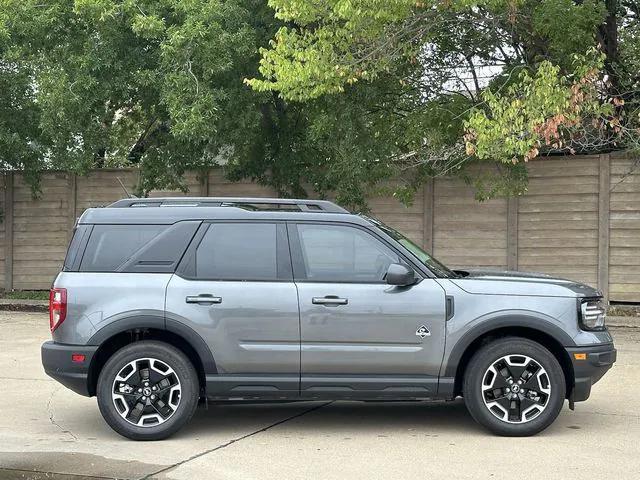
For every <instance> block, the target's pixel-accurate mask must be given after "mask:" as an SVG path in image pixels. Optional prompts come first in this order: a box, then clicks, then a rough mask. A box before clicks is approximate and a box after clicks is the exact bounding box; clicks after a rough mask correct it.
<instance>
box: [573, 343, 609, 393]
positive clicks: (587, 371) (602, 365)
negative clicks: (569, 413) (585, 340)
mask: <svg viewBox="0 0 640 480" xmlns="http://www.w3.org/2000/svg"><path fill="white" fill-rule="evenodd" d="M567 352H568V353H569V357H570V358H571V362H572V363H573V373H574V377H575V383H574V387H573V391H572V392H571V394H570V396H569V399H570V400H572V401H574V402H583V401H585V400H586V399H587V398H589V395H590V394H591V386H592V385H593V384H595V383H596V382H597V381H598V380H600V379H601V378H602V376H603V375H604V374H605V373H607V370H609V369H610V368H611V367H612V366H613V364H614V363H615V361H616V356H617V352H616V349H615V348H614V346H613V343H607V344H604V345H595V346H588V347H572V348H567ZM581 353H584V354H585V356H586V358H585V359H584V360H578V359H576V357H575V354H581Z"/></svg>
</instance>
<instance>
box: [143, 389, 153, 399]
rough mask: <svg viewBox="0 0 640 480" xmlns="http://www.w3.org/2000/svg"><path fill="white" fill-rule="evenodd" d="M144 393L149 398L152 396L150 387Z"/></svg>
mask: <svg viewBox="0 0 640 480" xmlns="http://www.w3.org/2000/svg"><path fill="white" fill-rule="evenodd" d="M142 393H144V394H145V395H146V396H147V397H148V396H149V395H151V389H150V388H149V387H144V389H143V390H142Z"/></svg>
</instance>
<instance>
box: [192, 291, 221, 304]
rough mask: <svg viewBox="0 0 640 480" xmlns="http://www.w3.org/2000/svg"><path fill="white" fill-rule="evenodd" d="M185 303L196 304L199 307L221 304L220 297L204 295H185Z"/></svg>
mask: <svg viewBox="0 0 640 480" xmlns="http://www.w3.org/2000/svg"><path fill="white" fill-rule="evenodd" d="M185 302H187V303H198V304H200V305H210V304H212V303H222V297H214V296H213V295H208V294H206V293H203V294H201V295H187V298H185Z"/></svg>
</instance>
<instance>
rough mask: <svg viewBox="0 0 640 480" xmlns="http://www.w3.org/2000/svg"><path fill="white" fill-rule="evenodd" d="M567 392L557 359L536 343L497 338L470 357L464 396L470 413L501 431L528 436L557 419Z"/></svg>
mask: <svg viewBox="0 0 640 480" xmlns="http://www.w3.org/2000/svg"><path fill="white" fill-rule="evenodd" d="M565 395H566V384H565V379H564V373H563V371H562V367H561V366H560V364H559V362H558V360H557V359H556V358H555V357H554V356H553V354H551V352H549V351H548V350H547V349H546V348H544V347H543V346H542V345H540V344H539V343H537V342H534V341H532V340H528V339H525V338H519V337H507V338H502V339H499V340H495V341H493V342H491V343H490V344H488V345H486V346H484V347H482V348H481V349H480V350H478V351H477V352H476V353H475V355H474V356H473V357H472V358H471V360H470V361H469V365H468V367H467V371H466V372H465V376H464V384H463V396H464V399H465V403H466V405H467V408H468V409H469V412H470V413H471V416H472V417H473V418H474V419H475V420H476V421H477V422H478V423H480V424H482V425H484V426H485V427H487V428H488V429H489V430H491V431H492V432H494V433H496V434H498V435H505V436H529V435H535V434H536V433H538V432H540V431H542V430H544V429H545V428H547V427H548V426H549V425H551V423H553V421H554V420H555V419H556V417H557V416H558V414H559V413H560V410H562V405H563V403H564V399H565Z"/></svg>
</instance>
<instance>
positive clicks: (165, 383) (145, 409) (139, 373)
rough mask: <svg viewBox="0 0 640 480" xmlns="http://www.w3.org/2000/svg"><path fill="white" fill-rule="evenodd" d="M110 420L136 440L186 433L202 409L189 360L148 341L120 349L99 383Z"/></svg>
mask: <svg viewBox="0 0 640 480" xmlns="http://www.w3.org/2000/svg"><path fill="white" fill-rule="evenodd" d="M97 397H98V407H99V408H100V412H101V413H102V416H103V417H104V419H105V421H106V422H107V423H108V424H109V426H110V427H111V428H113V429H114V430H115V431H116V432H118V433H119V434H120V435H123V436H125V437H127V438H131V439H133V440H160V439H163V438H166V437H168V436H169V435H171V434H173V433H175V432H176V431H177V430H178V429H180V428H181V427H182V426H183V425H184V424H185V423H186V422H188V421H189V419H190V418H191V417H192V416H193V413H194V412H195V409H196V407H197V405H198V397H199V383H198V376H197V373H196V371H195V369H194V368H193V365H192V364H191V362H190V361H189V359H188V358H187V357H186V356H185V355H184V354H183V353H182V352H181V351H180V350H178V349H176V348H175V347H173V346H171V345H168V344H166V343H163V342H157V341H142V342H136V343H132V344H130V345H127V346H126V347H123V348H122V349H120V350H118V351H117V352H116V353H115V354H113V356H112V357H111V358H110V359H109V360H108V361H107V363H106V364H105V366H104V368H103V369H102V371H101V372H100V376H99V378H98V388H97Z"/></svg>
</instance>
